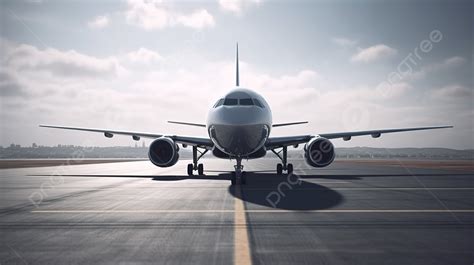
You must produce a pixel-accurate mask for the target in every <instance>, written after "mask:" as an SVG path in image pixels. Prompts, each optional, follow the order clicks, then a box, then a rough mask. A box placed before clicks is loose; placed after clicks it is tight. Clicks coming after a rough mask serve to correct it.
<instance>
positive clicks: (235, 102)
mask: <svg viewBox="0 0 474 265" xmlns="http://www.w3.org/2000/svg"><path fill="white" fill-rule="evenodd" d="M238 104H239V100H238V99H236V98H226V99H224V106H235V105H238Z"/></svg>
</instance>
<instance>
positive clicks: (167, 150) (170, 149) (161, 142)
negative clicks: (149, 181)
mask: <svg viewBox="0 0 474 265" xmlns="http://www.w3.org/2000/svg"><path fill="white" fill-rule="evenodd" d="M178 151H179V147H178V145H177V144H176V143H175V142H174V141H173V140H172V139H170V138H167V137H160V138H158V139H156V140H155V141H153V142H152V143H151V145H150V149H149V150H148V158H149V159H150V161H151V162H152V163H153V164H154V165H155V166H159V167H170V166H173V165H174V164H176V162H178V159H179V154H178Z"/></svg>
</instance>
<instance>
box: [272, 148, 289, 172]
mask: <svg viewBox="0 0 474 265" xmlns="http://www.w3.org/2000/svg"><path fill="white" fill-rule="evenodd" d="M272 152H273V153H274V154H275V155H276V156H278V158H280V160H281V164H280V163H278V164H277V175H281V174H283V171H286V173H287V174H288V175H289V174H292V173H293V164H291V163H287V158H288V147H286V146H283V147H282V149H281V150H280V151H278V152H277V151H275V149H272Z"/></svg>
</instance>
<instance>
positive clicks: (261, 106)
mask: <svg viewBox="0 0 474 265" xmlns="http://www.w3.org/2000/svg"><path fill="white" fill-rule="evenodd" d="M253 102H254V103H255V105H257V106H258V107H260V108H264V107H263V104H262V102H260V100H258V99H256V98H254V99H253Z"/></svg>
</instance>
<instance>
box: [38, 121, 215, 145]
mask: <svg viewBox="0 0 474 265" xmlns="http://www.w3.org/2000/svg"><path fill="white" fill-rule="evenodd" d="M40 127H44V128H53V129H63V130H74V131H86V132H96V133H103V134H104V136H105V137H108V138H112V137H113V136H114V135H115V134H117V135H128V136H132V138H133V140H135V141H138V140H140V138H141V137H143V138H151V139H156V138H160V137H163V136H165V137H169V138H171V139H173V140H174V141H175V142H177V143H180V144H187V145H191V146H198V147H202V148H207V149H211V148H212V147H213V146H214V144H213V143H212V141H211V139H209V138H200V137H190V136H179V135H164V134H155V133H146V132H132V131H120V130H108V129H96V128H83V127H68V126H54V125H40Z"/></svg>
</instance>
